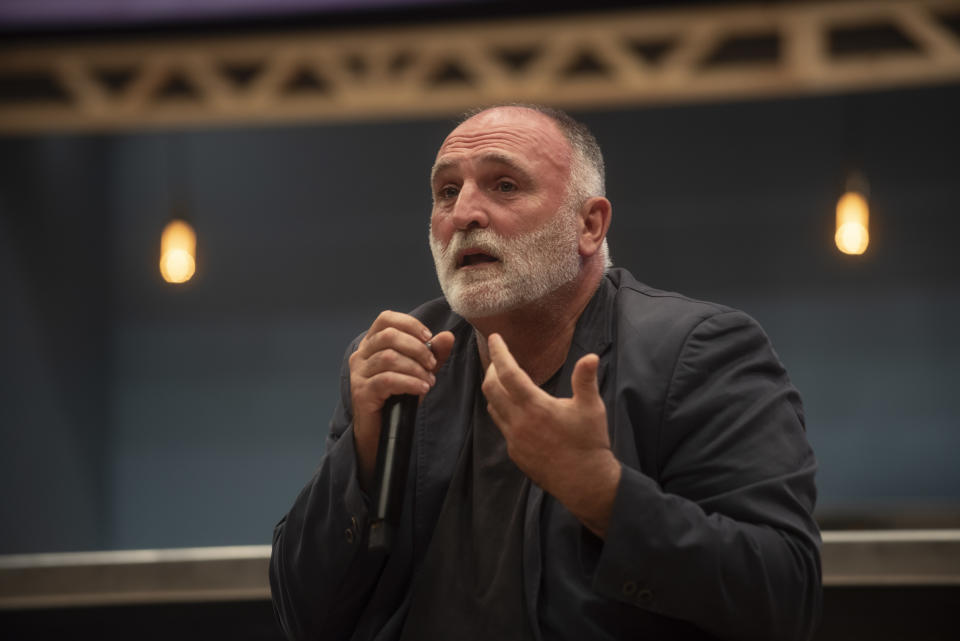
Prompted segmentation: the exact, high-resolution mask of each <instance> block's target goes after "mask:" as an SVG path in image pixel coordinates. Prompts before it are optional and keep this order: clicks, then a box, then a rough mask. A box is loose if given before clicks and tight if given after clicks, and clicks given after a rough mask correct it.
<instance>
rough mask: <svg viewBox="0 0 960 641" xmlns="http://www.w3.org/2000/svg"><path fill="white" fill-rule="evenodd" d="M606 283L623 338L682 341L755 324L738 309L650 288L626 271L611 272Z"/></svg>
mask: <svg viewBox="0 0 960 641" xmlns="http://www.w3.org/2000/svg"><path fill="white" fill-rule="evenodd" d="M605 280H606V283H604V286H606V287H608V288H612V292H613V296H612V298H611V300H612V309H613V316H612V318H611V320H612V322H613V323H615V324H616V326H617V332H616V333H617V334H618V335H620V336H621V337H623V335H624V334H626V335H631V334H632V335H638V336H644V337H648V338H649V339H652V340H657V341H663V340H665V339H670V338H673V339H675V340H679V341H683V340H685V339H686V338H687V336H689V334H691V333H692V332H694V331H695V330H698V328H699V329H701V330H704V329H707V328H709V327H712V326H714V325H719V326H724V325H727V324H729V323H733V324H741V323H742V324H748V325H755V324H756V322H755V321H753V319H752V318H750V317H749V316H748V315H747V314H745V313H744V312H741V311H739V310H737V309H734V308H732V307H729V306H727V305H721V304H719V303H713V302H709V301H702V300H697V299H695V298H691V297H689V296H685V295H683V294H680V293H677V292H672V291H666V290H662V289H657V288H655V287H651V286H649V285H646V284H644V283H641V282H640V281H638V280H637V279H636V278H634V277H633V275H632V274H630V272H628V271H626V270H624V269H611V270H610V271H609V273H608V274H607V275H606V277H605Z"/></svg>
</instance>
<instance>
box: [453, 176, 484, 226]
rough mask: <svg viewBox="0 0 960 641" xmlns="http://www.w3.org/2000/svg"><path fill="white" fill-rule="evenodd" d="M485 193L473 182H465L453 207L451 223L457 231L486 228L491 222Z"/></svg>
mask: <svg viewBox="0 0 960 641" xmlns="http://www.w3.org/2000/svg"><path fill="white" fill-rule="evenodd" d="M486 206H487V203H486V199H485V198H484V197H483V193H481V191H480V190H479V189H478V188H477V186H476V184H474V183H472V182H465V183H464V184H463V186H462V187H461V188H460V193H459V194H457V202H455V203H454V205H453V214H452V216H451V222H452V223H453V225H454V227H455V228H456V229H462V230H468V229H473V228H475V227H477V228H481V229H482V228H485V227H486V226H487V224H488V223H489V222H490V219H489V216H488V214H487V210H486Z"/></svg>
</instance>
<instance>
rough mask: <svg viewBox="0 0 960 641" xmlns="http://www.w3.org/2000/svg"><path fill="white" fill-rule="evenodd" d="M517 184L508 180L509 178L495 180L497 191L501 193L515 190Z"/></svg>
mask: <svg viewBox="0 0 960 641" xmlns="http://www.w3.org/2000/svg"><path fill="white" fill-rule="evenodd" d="M516 190H517V186H516V185H515V184H514V183H512V182H510V181H509V180H500V181H498V182H497V191H499V192H500V193H503V194H508V193H510V192H512V191H516Z"/></svg>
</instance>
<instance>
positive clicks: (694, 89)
mask: <svg viewBox="0 0 960 641" xmlns="http://www.w3.org/2000/svg"><path fill="white" fill-rule="evenodd" d="M957 81H960V0H909V1H897V0H885V1H882V0H875V1H856V2H823V3H812V2H811V3H807V2H803V3H797V4H777V5H760V6H756V7H744V6H736V7H727V8H715V7H693V8H689V7H688V8H684V9H682V10H681V9H677V10H657V11H653V10H638V11H630V12H621V13H603V14H585V15H580V16H563V17H552V18H536V19H534V18H528V19H522V20H520V19H518V20H511V21H500V22H482V23H481V22H476V23H458V24H450V25H431V26H426V27H404V28H398V29H384V28H370V29H366V30H355V31H350V32H345V31H316V32H310V33H298V34H293V35H292V34H289V33H284V34H276V35H273V36H264V35H258V36H233V37H228V36H216V37H213V36H211V37H208V38H202V39H191V40H186V39H184V40H163V41H155V42H149V41H138V42H112V43H105V44H101V45H89V44H77V45H70V44H66V43H63V44H57V45H45V46H39V45H31V44H29V43H25V44H23V45H21V46H17V47H8V48H7V49H5V50H3V51H0V132H11V133H12V132H24V131H43V130H117V129H125V128H139V127H149V126H170V125H175V126H182V125H192V124H198V125H212V124H236V123H266V122H285V121H291V120H301V121H303V120H305V121H311V120H313V121H318V120H348V119H357V118H381V117H403V116H435V115H446V114H450V113H455V112H459V111H462V110H464V109H467V108H470V107H474V106H477V105H482V104H490V103H497V102H512V101H523V102H544V103H550V104H555V105H559V106H564V107H568V108H592V107H608V106H617V105H619V106H627V105H640V104H648V103H657V102H688V101H704V100H708V101H715V100H724V99H731V98H750V97H761V96H790V95H803V94H810V93H826V92H841V91H850V90H861V89H871V88H887V87H902V86H911V85H919V84H936V83H951V82H957Z"/></svg>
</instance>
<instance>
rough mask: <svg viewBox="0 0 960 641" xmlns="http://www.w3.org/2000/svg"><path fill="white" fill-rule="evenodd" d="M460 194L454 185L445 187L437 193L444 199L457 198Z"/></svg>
mask: <svg viewBox="0 0 960 641" xmlns="http://www.w3.org/2000/svg"><path fill="white" fill-rule="evenodd" d="M458 193H460V190H459V189H458V188H457V187H455V186H453V185H444V186H443V187H441V188H440V191H438V192H437V195H438V196H439V197H440V198H442V199H445V200H446V199H450V198H456V197H457V194H458Z"/></svg>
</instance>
